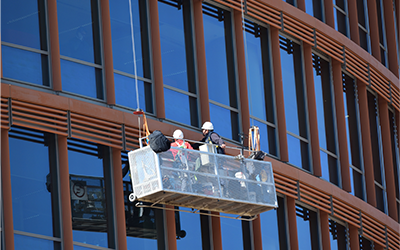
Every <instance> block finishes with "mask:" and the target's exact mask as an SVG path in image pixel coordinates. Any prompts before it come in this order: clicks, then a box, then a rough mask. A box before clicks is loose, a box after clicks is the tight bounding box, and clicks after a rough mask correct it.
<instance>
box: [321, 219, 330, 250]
mask: <svg viewBox="0 0 400 250" xmlns="http://www.w3.org/2000/svg"><path fill="white" fill-rule="evenodd" d="M319 221H320V228H321V241H322V246H323V249H324V250H331V237H330V234H331V232H330V231H329V213H325V212H320V213H319Z"/></svg>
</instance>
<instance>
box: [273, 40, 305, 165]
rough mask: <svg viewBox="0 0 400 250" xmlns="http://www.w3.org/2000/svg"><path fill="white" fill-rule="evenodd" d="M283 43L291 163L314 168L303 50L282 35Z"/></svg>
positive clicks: (282, 61)
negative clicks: (310, 151)
mask: <svg viewBox="0 0 400 250" xmlns="http://www.w3.org/2000/svg"><path fill="white" fill-rule="evenodd" d="M280 47H281V49H280V51H281V68H282V82H283V93H284V102H285V117H286V128H287V133H288V150H289V163H291V164H293V165H295V166H297V167H299V168H303V169H305V170H308V171H311V170H310V163H309V157H310V156H309V142H308V124H307V114H306V104H305V92H304V91H305V90H304V83H303V72H302V68H303V67H302V65H303V59H302V56H301V53H302V52H301V48H300V45H298V44H297V43H295V42H293V41H292V40H290V39H288V38H285V37H282V36H281V37H280Z"/></svg>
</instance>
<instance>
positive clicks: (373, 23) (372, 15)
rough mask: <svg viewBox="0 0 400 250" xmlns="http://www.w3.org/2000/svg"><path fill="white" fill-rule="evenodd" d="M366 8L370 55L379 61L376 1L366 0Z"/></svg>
mask: <svg viewBox="0 0 400 250" xmlns="http://www.w3.org/2000/svg"><path fill="white" fill-rule="evenodd" d="M367 6H368V7H367V8H368V21H369V37H370V39H371V53H372V55H373V56H374V57H375V58H376V59H377V60H378V61H381V52H380V45H379V28H378V13H377V9H376V0H367Z"/></svg>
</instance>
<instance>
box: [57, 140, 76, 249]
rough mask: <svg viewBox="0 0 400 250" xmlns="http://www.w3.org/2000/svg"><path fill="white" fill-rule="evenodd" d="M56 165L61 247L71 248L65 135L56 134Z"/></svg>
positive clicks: (69, 193) (69, 191)
mask: <svg viewBox="0 0 400 250" xmlns="http://www.w3.org/2000/svg"><path fill="white" fill-rule="evenodd" d="M57 146H58V167H59V173H60V176H59V178H60V199H61V208H62V209H61V220H62V223H61V227H62V230H61V232H62V239H63V241H62V242H63V249H73V248H74V244H73V235H72V218H71V214H72V212H71V189H70V182H69V181H70V180H69V165H68V142H67V137H66V136H60V135H59V136H57Z"/></svg>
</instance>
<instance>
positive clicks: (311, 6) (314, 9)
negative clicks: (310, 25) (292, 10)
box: [304, 0, 324, 22]
mask: <svg viewBox="0 0 400 250" xmlns="http://www.w3.org/2000/svg"><path fill="white" fill-rule="evenodd" d="M304 1H305V4H306V13H307V14H309V15H310V16H313V17H315V18H317V19H318V20H320V21H321V22H323V21H324V20H323V13H324V12H323V9H322V6H323V5H322V1H321V0H304Z"/></svg>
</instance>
